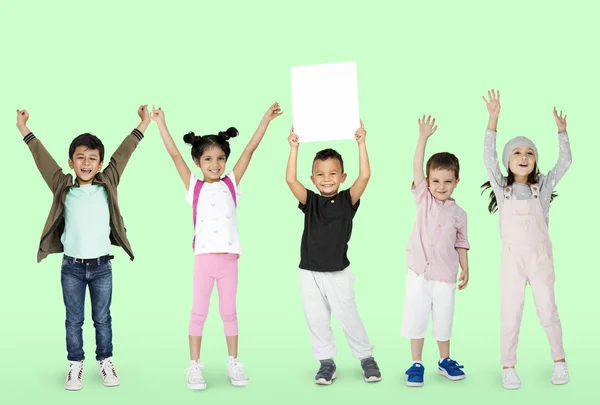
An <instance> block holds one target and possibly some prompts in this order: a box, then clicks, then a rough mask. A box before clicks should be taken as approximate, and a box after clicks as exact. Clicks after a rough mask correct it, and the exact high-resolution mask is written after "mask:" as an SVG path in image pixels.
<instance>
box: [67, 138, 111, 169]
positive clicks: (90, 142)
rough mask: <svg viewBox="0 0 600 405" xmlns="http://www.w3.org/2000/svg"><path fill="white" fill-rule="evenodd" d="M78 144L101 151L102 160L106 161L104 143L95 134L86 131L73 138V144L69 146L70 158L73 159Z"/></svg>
mask: <svg viewBox="0 0 600 405" xmlns="http://www.w3.org/2000/svg"><path fill="white" fill-rule="evenodd" d="M78 146H85V147H86V148H88V149H92V150H97V151H98V152H99V153H100V161H101V162H104V145H103V144H102V141H101V140H100V139H98V137H96V136H95V135H92V134H89V133H87V132H86V133H85V134H81V135H79V136H78V137H76V138H75V139H73V142H71V146H69V159H71V160H73V155H74V154H75V149H77V147H78Z"/></svg>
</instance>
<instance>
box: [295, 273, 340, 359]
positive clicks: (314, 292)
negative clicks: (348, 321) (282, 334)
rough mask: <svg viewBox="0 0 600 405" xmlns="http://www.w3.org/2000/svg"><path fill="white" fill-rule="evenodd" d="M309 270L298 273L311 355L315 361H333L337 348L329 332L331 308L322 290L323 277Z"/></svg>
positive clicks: (331, 332) (330, 331)
mask: <svg viewBox="0 0 600 405" xmlns="http://www.w3.org/2000/svg"><path fill="white" fill-rule="evenodd" d="M324 274H325V273H318V272H314V271H309V270H302V269H300V270H299V271H298V278H299V281H300V294H301V296H302V307H303V309H304V317H305V318H306V324H307V326H308V331H309V336H310V343H311V346H312V355H313V357H314V358H315V359H316V360H328V359H333V358H334V357H335V356H336V355H337V348H336V345H335V339H334V337H333V331H332V330H331V308H330V307H329V303H328V301H327V298H325V297H326V295H325V291H324V288H323V275H324Z"/></svg>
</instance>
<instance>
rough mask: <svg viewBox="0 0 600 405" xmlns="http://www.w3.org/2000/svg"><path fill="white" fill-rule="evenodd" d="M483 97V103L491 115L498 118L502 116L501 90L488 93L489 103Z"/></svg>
mask: <svg viewBox="0 0 600 405" xmlns="http://www.w3.org/2000/svg"><path fill="white" fill-rule="evenodd" d="M481 97H482V98H483V101H485V105H486V107H487V109H488V112H489V113H490V115H491V116H495V117H497V116H498V115H499V114H500V90H497V91H496V90H490V91H488V97H489V101H488V100H486V98H485V96H481Z"/></svg>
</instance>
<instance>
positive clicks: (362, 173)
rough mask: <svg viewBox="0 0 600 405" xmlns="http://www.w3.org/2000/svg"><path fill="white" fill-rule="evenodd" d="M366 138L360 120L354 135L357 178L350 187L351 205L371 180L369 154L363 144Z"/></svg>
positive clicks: (356, 200)
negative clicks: (356, 152)
mask: <svg viewBox="0 0 600 405" xmlns="http://www.w3.org/2000/svg"><path fill="white" fill-rule="evenodd" d="M366 137H367V131H365V125H364V124H363V122H362V120H361V121H360V128H358V129H357V130H356V132H355V133H354V138H356V142H357V143H358V161H359V169H358V178H357V179H356V180H355V181H354V184H352V186H351V187H350V197H351V198H352V205H355V204H356V203H357V202H358V200H360V197H361V196H362V195H363V193H364V192H365V189H366V188H367V184H369V179H370V178H371V166H370V165H369V154H368V153H367V144H366V142H365V140H366Z"/></svg>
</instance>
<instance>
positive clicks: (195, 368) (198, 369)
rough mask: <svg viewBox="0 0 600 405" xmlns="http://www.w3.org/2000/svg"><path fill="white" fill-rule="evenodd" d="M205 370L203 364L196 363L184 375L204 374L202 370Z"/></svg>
mask: <svg viewBox="0 0 600 405" xmlns="http://www.w3.org/2000/svg"><path fill="white" fill-rule="evenodd" d="M203 368H204V364H202V363H194V364H193V365H191V366H189V367H188V368H186V369H185V370H184V372H183V373H184V374H188V373H195V372H196V373H202V369H203Z"/></svg>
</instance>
